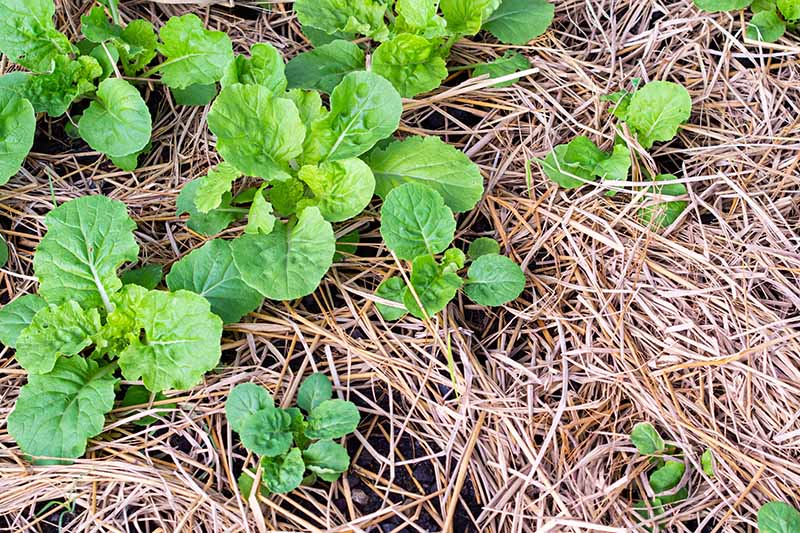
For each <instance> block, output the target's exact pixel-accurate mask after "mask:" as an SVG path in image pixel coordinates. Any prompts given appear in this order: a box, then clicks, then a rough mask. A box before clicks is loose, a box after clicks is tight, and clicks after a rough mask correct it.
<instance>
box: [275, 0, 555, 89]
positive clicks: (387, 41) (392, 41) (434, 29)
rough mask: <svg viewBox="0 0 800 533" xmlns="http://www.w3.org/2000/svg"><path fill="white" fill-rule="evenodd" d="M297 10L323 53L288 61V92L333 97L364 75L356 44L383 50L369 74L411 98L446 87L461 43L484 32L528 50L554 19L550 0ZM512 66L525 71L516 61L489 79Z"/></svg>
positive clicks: (325, 1) (399, 0) (322, 0)
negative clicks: (353, 76)
mask: <svg viewBox="0 0 800 533" xmlns="http://www.w3.org/2000/svg"><path fill="white" fill-rule="evenodd" d="M294 9H295V12H296V13H297V18H298V20H299V21H300V23H301V24H302V25H303V30H304V32H305V34H306V36H308V37H309V39H310V40H311V41H312V42H313V43H314V44H315V45H317V48H315V49H314V50H311V51H309V52H304V53H302V54H300V55H298V56H297V57H295V58H294V59H292V60H291V61H290V62H289V65H288V66H287V75H288V79H289V87H295V88H304V89H317V90H321V91H325V92H328V91H330V90H331V89H332V88H333V87H335V86H336V85H337V84H338V81H339V80H340V79H341V78H342V77H343V76H345V75H346V74H347V73H349V72H353V71H357V70H364V69H365V68H366V54H365V52H364V50H362V49H361V48H360V47H359V45H358V44H355V43H353V42H351V41H353V40H354V39H359V43H365V40H364V39H361V38H362V37H366V38H368V40H371V41H377V42H378V43H379V44H378V45H377V47H375V48H374V50H372V51H371V62H370V64H371V67H370V68H371V70H372V71H373V72H375V73H376V74H380V75H381V76H383V77H384V78H386V79H387V80H389V81H390V82H391V83H392V85H394V87H395V88H396V89H397V90H398V91H399V92H400V94H401V95H402V96H404V97H408V98H411V97H414V96H416V95H417V94H420V93H423V92H427V91H431V90H433V89H435V88H437V87H438V86H439V85H441V83H442V81H443V80H444V79H445V78H446V77H447V75H448V69H447V58H448V56H449V55H450V49H451V48H452V46H453V44H454V43H455V42H456V41H458V40H459V39H461V38H462V37H468V36H472V35H475V34H477V33H478V32H479V31H480V30H481V29H485V30H487V31H489V32H490V33H491V34H493V35H494V36H495V37H497V38H498V39H499V40H500V41H501V42H503V43H506V44H516V45H523V44H526V43H527V42H528V41H530V40H531V39H533V38H535V37H538V36H539V35H541V34H543V33H544V32H545V31H546V30H547V28H548V27H549V26H550V23H551V22H552V20H553V14H554V6H553V4H551V3H549V2H547V0H441V1H439V0H396V1H395V2H389V3H388V5H387V4H385V3H384V2H382V1H379V0H355V1H345V0H297V1H296V2H295V4H294ZM366 44H367V46H369V45H370V44H371V43H366ZM526 62H527V60H526ZM509 67H513V68H514V69H519V68H524V67H521V63H520V61H519V59H518V58H516V56H515V59H514V62H511V61H509V60H506V61H504V62H503V63H501V64H495V65H493V67H491V68H492V69H493V70H492V71H491V72H496V70H497V69H500V68H503V69H507V68H509ZM482 68H487V67H485V66H483V67H482ZM514 71H515V70H511V72H514ZM492 77H496V76H494V75H493V76H492Z"/></svg>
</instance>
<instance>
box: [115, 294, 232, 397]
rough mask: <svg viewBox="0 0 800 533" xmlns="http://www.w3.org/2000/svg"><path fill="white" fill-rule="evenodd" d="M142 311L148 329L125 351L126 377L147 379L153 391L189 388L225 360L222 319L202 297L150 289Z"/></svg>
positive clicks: (139, 318)
mask: <svg viewBox="0 0 800 533" xmlns="http://www.w3.org/2000/svg"><path fill="white" fill-rule="evenodd" d="M136 311H137V315H136V331H141V332H142V333H141V335H139V336H136V337H133V338H132V339H131V344H130V345H129V346H128V348H126V349H125V350H124V351H123V352H122V354H120V357H119V366H120V368H121V369H122V375H123V376H125V379H128V380H138V379H139V378H142V380H143V381H144V385H145V387H147V389H148V390H150V391H152V392H160V391H164V390H168V389H188V388H190V387H193V386H194V385H196V384H197V383H198V382H199V381H200V380H201V379H202V378H203V374H205V373H206V372H208V371H209V370H211V369H212V368H214V367H215V366H216V365H217V363H218V362H219V358H220V355H221V353H222V352H221V349H220V343H219V341H220V337H221V336H222V320H220V318H219V317H217V316H216V315H214V314H212V313H211V310H210V306H209V304H208V302H207V301H206V300H205V299H204V298H203V297H202V296H198V295H197V294H194V293H191V292H188V291H177V292H174V293H169V292H164V291H150V292H148V293H147V295H145V297H144V298H142V300H141V301H140V303H139V306H138V308H137V309H136Z"/></svg>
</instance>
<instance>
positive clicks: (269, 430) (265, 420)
mask: <svg viewBox="0 0 800 533" xmlns="http://www.w3.org/2000/svg"><path fill="white" fill-rule="evenodd" d="M291 423H292V416H291V415H290V414H289V413H287V412H286V411H284V410H283V409H278V408H276V407H264V408H263V409H260V410H258V411H256V412H255V413H253V414H251V415H250V416H248V417H246V418H245V419H244V421H243V422H242V425H241V429H240V431H239V432H238V433H239V436H240V437H241V439H242V444H243V445H244V447H245V448H247V449H248V450H250V451H251V452H253V453H257V454H259V455H263V456H266V457H278V456H279V455H283V454H284V453H286V452H287V451H289V448H291V446H292V434H291V432H290V431H289V430H290V426H291Z"/></svg>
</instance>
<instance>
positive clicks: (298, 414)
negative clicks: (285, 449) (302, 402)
mask: <svg viewBox="0 0 800 533" xmlns="http://www.w3.org/2000/svg"><path fill="white" fill-rule="evenodd" d="M284 411H286V412H287V413H289V415H290V416H291V417H292V426H291V429H292V435H293V436H294V444H295V446H297V447H299V448H300V449H305V448H307V447H308V445H309V444H310V443H311V439H309V438H308V437H306V435H305V431H306V417H304V416H303V413H302V411H300V409H298V408H297V407H289V408H288V409H284Z"/></svg>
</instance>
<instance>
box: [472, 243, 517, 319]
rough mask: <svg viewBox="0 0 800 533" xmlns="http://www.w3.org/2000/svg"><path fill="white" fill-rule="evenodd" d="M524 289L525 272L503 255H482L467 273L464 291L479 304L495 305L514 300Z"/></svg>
mask: <svg viewBox="0 0 800 533" xmlns="http://www.w3.org/2000/svg"><path fill="white" fill-rule="evenodd" d="M524 289H525V274H524V273H523V272H522V269H521V268H520V266H519V265H518V264H516V263H515V262H514V261H512V260H511V259H509V258H508V257H505V256H503V255H496V254H489V255H482V256H480V257H478V259H476V260H475V262H474V263H472V266H470V267H469V271H468V273H467V282H466V284H465V285H464V293H466V295H467V296H468V297H469V299H470V300H472V301H473V302H475V303H477V304H480V305H487V306H490V307H497V306H500V305H504V304H507V303H508V302H511V301H513V300H516V299H517V298H518V297H519V295H520V294H522V291H523V290H524Z"/></svg>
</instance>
